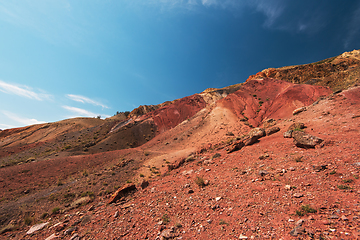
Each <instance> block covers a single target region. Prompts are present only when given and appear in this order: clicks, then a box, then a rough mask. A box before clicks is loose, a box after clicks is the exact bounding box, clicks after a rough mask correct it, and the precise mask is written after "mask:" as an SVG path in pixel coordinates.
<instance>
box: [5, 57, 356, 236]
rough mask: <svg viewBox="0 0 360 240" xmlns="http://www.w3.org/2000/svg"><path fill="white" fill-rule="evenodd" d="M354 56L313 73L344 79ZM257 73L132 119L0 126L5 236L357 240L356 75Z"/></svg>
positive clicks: (146, 109)
mask: <svg viewBox="0 0 360 240" xmlns="http://www.w3.org/2000/svg"><path fill="white" fill-rule="evenodd" d="M356 54H357V52H351V53H344V54H343V55H341V56H340V57H338V58H339V59H340V60H339V61H342V60H341V59H347V57H346V56H350V57H348V58H349V59H350V60H351V61H355V60H356V59H357V58H356V56H358V55H356ZM329 61H330V60H326V61H324V62H323V63H319V64H315V65H319V66H320V65H321V66H323V65H322V64H327V63H329V64H330V62H329ZM334 61H335V62H334ZM336 61H338V60H337V58H335V59H333V60H332V61H331V64H334V65H336V64H337V62H336ZM354 64H355V63H354ZM354 64H353V65H351V64H350V65H349V66H350V67H348V68H347V69H346V70H341V69H340V68H339V67H336V66H335V67H334V69H335V70H334V71H333V70H331V68H330V70H331V71H332V72H331V71H330V70H329V69H328V66H330V65H326V66H325V65H324V66H323V67H322V68H321V69H323V70H319V76H320V74H323V75H326V74H328V75H327V76H328V77H329V76H330V77H333V80H332V81H330V82H332V83H336V84H335V85H336V86H335V85H334V86H335V87H334V86H332V85H329V86H330V87H332V89H336V88H338V87H339V86H340V87H341V88H344V86H348V85H349V82H347V83H346V84H343V83H340V80H339V79H338V77H339V76H340V75H339V74H344V72H346V74H347V76H355V78H356V79H358V78H359V75H358V73H357V72H356V71H357V69H358V68H357V65H356V66H355V65H354ZM300 68H301V66H297V70H296V71H297V74H298V75H297V76H298V78H299V79H302V80H301V81H303V80H304V79H306V78H308V76H305V77H304V76H303V75H306V74H307V73H308V71H305V72H303V71H300V70H299V69H300ZM305 68H306V69H308V68H309V66H306V67H305ZM291 69H293V67H291ZM326 69H328V70H326ZM277 71H279V70H277ZM281 71H282V70H281ZM291 71H293V70H291ZM291 71H288V72H287V75H281V74H285V73H284V72H281V73H280V75H279V74H278V77H279V76H287V77H288V78H289V79H290V80H291V79H292V78H291V76H295V73H294V72H291ZM313 71H316V70H313ZM321 71H323V72H326V71H328V73H326V74H325V73H322V72H321ZM352 71H353V72H352ZM337 74H338V75H337ZM260 75H261V74H258V75H257V76H256V77H251V79H249V80H248V81H247V82H246V83H244V84H238V85H234V86H230V87H227V88H224V89H207V90H206V91H204V92H203V93H200V94H194V95H192V96H189V97H185V98H182V99H178V100H175V101H173V102H169V103H165V104H163V105H162V106H156V107H155V106H152V107H141V109H142V110H141V111H140V110H139V109H138V110H136V111H134V112H133V114H130V117H129V118H127V119H124V118H122V117H118V118H116V117H115V118H114V117H113V118H111V119H107V120H100V119H69V120H65V121H61V122H58V123H51V124H44V125H35V126H29V127H26V128H21V129H10V130H5V131H2V132H0V144H2V145H1V149H0V156H1V158H0V161H1V163H2V168H0V189H2V191H1V193H0V225H1V227H0V233H1V235H0V239H215V238H218V239H255V238H256V239H292V238H293V239H299V238H300V239H312V238H315V239H357V238H360V235H359V234H360V232H359V231H358V229H360V219H359V218H360V202H359V199H360V198H359V196H360V190H359V188H358V186H359V179H358V178H359V175H360V158H359V150H360V144H359V140H358V136H359V127H360V125H359V121H358V120H359V118H360V110H359V109H360V87H358V86H355V85H356V81H358V80H356V81H354V82H352V83H351V84H350V85H354V86H353V87H349V88H347V89H346V90H343V91H337V92H335V93H333V92H332V91H331V90H330V88H327V87H324V86H316V84H315V85H309V84H294V83H291V82H289V81H282V80H279V79H274V78H268V76H267V75H264V76H263V75H261V76H260ZM275 75H276V74H275ZM310 75H311V74H310ZM269 76H270V77H271V76H272V75H269ZM324 78H325V77H324ZM289 79H287V80H289ZM349 79H350V78H349ZM351 79H352V80H353V78H351ZM291 81H292V80H291ZM304 81H305V80H304ZM321 81H323V79H322V80H321ZM318 83H319V82H317V85H326V84H325V82H321V84H318ZM323 83H324V84H323ZM342 84H343V85H342ZM116 190H118V191H116ZM31 226H32V227H31Z"/></svg>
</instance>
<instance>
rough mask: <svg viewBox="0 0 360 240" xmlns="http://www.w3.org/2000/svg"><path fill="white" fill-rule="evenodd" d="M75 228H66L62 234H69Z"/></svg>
mask: <svg viewBox="0 0 360 240" xmlns="http://www.w3.org/2000/svg"><path fill="white" fill-rule="evenodd" d="M76 229H77V228H76V227H72V228H69V229H68V230H65V231H64V235H70V234H71V233H72V232H73V231H75V230H76Z"/></svg>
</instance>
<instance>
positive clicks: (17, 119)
mask: <svg viewBox="0 0 360 240" xmlns="http://www.w3.org/2000/svg"><path fill="white" fill-rule="evenodd" d="M2 113H3V114H4V115H5V116H6V117H8V118H10V119H11V120H13V121H15V122H18V123H20V124H22V125H34V124H41V123H46V122H44V121H38V120H36V119H31V118H24V117H20V116H18V115H17V114H15V113H12V112H9V111H2Z"/></svg>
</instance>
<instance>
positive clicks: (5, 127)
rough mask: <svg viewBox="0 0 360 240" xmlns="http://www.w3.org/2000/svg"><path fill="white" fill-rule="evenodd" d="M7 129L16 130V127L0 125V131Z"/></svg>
mask: <svg viewBox="0 0 360 240" xmlns="http://www.w3.org/2000/svg"><path fill="white" fill-rule="evenodd" d="M8 128H16V126H14V125H8V124H2V123H0V129H2V130H4V129H8Z"/></svg>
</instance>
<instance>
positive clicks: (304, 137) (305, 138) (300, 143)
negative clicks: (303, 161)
mask: <svg viewBox="0 0 360 240" xmlns="http://www.w3.org/2000/svg"><path fill="white" fill-rule="evenodd" d="M292 137H293V138H294V144H295V145H296V146H297V147H301V148H315V146H316V145H318V144H320V143H321V142H323V141H324V140H323V139H321V138H318V137H315V136H312V135H310V134H307V133H304V132H301V131H293V133H292Z"/></svg>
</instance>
